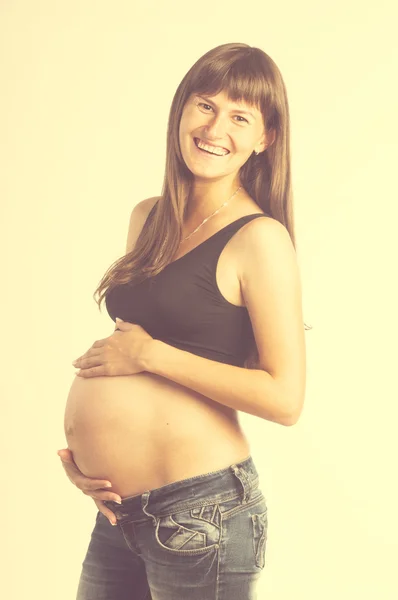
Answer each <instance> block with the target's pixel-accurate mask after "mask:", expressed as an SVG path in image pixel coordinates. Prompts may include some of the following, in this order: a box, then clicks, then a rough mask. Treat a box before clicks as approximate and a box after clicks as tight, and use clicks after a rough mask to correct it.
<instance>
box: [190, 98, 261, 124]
mask: <svg viewBox="0 0 398 600" xmlns="http://www.w3.org/2000/svg"><path fill="white" fill-rule="evenodd" d="M196 106H201V107H202V106H204V107H205V106H207V107H208V108H210V109H211V110H212V107H211V106H210V104H206V103H205V102H197V103H196ZM205 112H209V111H208V110H205ZM236 116H237V117H238V119H242V121H238V123H242V122H245V123H249V121H248V120H247V119H245V118H244V117H242V116H241V115H236Z"/></svg>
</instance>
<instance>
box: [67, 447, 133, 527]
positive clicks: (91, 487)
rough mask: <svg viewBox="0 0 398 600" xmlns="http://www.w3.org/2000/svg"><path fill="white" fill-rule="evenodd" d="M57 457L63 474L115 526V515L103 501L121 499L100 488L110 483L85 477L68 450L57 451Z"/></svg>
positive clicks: (117, 500)
mask: <svg viewBox="0 0 398 600" xmlns="http://www.w3.org/2000/svg"><path fill="white" fill-rule="evenodd" d="M57 454H58V456H59V457H60V458H61V461H62V466H63V467H64V469H65V472H66V474H67V476H68V478H69V479H70V481H71V482H72V483H73V484H74V485H75V486H76V487H78V488H79V490H81V491H82V492H83V494H86V496H91V497H92V498H93V500H94V502H95V504H96V505H97V508H98V510H99V511H100V512H101V513H102V514H103V515H104V516H105V517H106V518H107V519H109V522H110V523H111V525H116V523H117V521H116V516H115V514H114V513H113V512H112V511H111V510H110V509H109V508H107V507H106V506H105V504H104V502H103V501H104V500H114V501H116V502H120V501H121V498H120V496H119V495H118V494H115V492H107V491H106V490H104V489H102V488H106V487H112V484H111V482H110V481H107V480H105V479H93V478H91V477H86V476H85V475H83V473H82V472H81V471H80V470H79V469H78V467H77V465H76V463H75V461H74V460H73V454H72V452H71V451H70V450H69V448H64V449H63V450H58V452H57Z"/></svg>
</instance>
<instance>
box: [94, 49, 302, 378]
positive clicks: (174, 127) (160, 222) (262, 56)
mask: <svg viewBox="0 0 398 600" xmlns="http://www.w3.org/2000/svg"><path fill="white" fill-rule="evenodd" d="M221 91H225V93H226V95H227V97H228V98H229V99H230V100H231V101H234V102H241V101H243V102H245V103H247V104H248V105H251V106H254V107H256V108H258V110H260V111H261V113H262V115H263V119H264V126H265V128H266V130H267V131H269V130H272V129H273V130H275V133H276V138H275V141H274V142H273V144H271V145H270V146H268V148H267V149H266V150H265V151H264V152H262V153H261V154H259V155H258V156H256V155H255V154H254V153H253V154H252V155H251V157H250V158H249V159H248V160H247V161H246V163H245V164H244V165H243V166H242V167H241V169H240V180H241V182H242V185H243V187H244V189H245V190H246V191H247V193H248V194H249V195H250V196H251V197H252V198H253V200H254V201H255V202H256V203H257V204H258V206H259V207H260V208H261V209H262V210H263V211H264V212H266V213H268V214H270V215H271V216H272V217H273V218H274V219H276V220H278V221H280V222H281V223H282V224H283V225H284V226H285V227H286V229H287V231H288V232H289V234H290V238H291V240H292V243H293V246H294V248H295V249H296V243H295V235H294V222H293V200H292V188H291V167H290V118H289V106H288V100H287V93H286V88H285V84H284V82H283V79H282V75H281V73H280V71H279V69H278V67H277V66H276V64H275V63H274V61H273V60H272V59H271V58H270V57H269V56H268V55H267V54H266V53H265V52H263V50H260V49H259V48H254V47H251V46H249V45H247V44H239V43H231V44H222V45H221V46H217V47H216V48H213V49H212V50H210V51H209V52H206V54H204V55H203V56H202V57H201V58H199V60H197V61H196V63H195V64H194V65H193V66H192V67H191V68H190V69H189V71H188V72H187V74H186V75H185V77H184V78H183V80H182V81H181V83H180V85H179V86H178V88H177V91H176V93H175V95H174V98H173V102H172V104H171V109H170V114H169V121H168V128H167V151H166V169H165V175H164V180H163V189H162V196H161V197H160V199H159V201H158V202H157V205H156V210H155V211H154V215H153V219H152V223H151V227H143V229H142V231H141V233H140V235H139V237H138V239H137V241H136V244H135V246H134V248H133V250H132V251H131V252H129V253H128V254H126V255H125V256H122V257H121V258H119V259H118V260H116V261H115V262H114V263H113V264H112V265H111V266H110V267H109V269H108V270H107V271H106V273H105V275H104V276H103V278H102V280H101V281H100V283H99V286H98V288H97V289H96V290H95V292H94V298H95V296H96V295H98V296H99V297H98V299H97V298H95V300H96V302H97V304H98V306H99V307H101V302H102V301H103V299H104V298H105V297H106V295H107V293H109V292H110V290H111V289H112V288H114V287H115V286H117V285H120V284H123V283H129V282H132V281H134V282H137V283H138V282H139V281H143V280H144V279H146V278H147V277H153V276H154V275H157V274H158V273H160V272H161V271H162V270H163V269H164V268H165V267H166V266H167V265H168V264H169V262H170V261H171V260H172V259H173V257H174V255H175V253H176V251H177V249H178V246H179V243H180V241H181V238H182V226H183V223H184V215H185V209H186V206H187V203H188V199H189V195H190V190H191V185H192V182H193V178H194V176H193V174H192V173H191V171H190V170H189V169H188V168H187V166H186V164H185V162H184V160H183V157H182V154H181V149H180V144H179V125H180V120H181V115H182V111H183V108H184V106H185V103H186V101H187V100H188V98H189V97H190V96H191V94H193V93H196V94H201V95H203V94H204V95H206V96H213V95H216V94H218V93H219V92H221ZM258 358H259V357H258V352H257V348H256V347H255V344H254V346H253V349H252V352H251V354H250V357H248V359H247V360H246V362H245V366H246V367H247V368H257V367H258Z"/></svg>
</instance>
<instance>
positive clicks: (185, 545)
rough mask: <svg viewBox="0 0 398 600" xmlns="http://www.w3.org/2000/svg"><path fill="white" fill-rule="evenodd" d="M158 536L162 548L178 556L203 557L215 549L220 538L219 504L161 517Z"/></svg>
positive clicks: (156, 530) (157, 529) (156, 532)
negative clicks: (199, 555) (196, 555)
mask: <svg viewBox="0 0 398 600" xmlns="http://www.w3.org/2000/svg"><path fill="white" fill-rule="evenodd" d="M155 536H156V540H157V541H158V543H159V544H160V546H161V547H162V548H164V549H166V550H169V551H171V552H176V553H178V554H201V553H205V552H207V551H209V550H211V549H212V548H215V547H216V546H217V545H218V543H219V542H220V538H221V519H220V511H219V507H218V504H213V505H211V506H202V507H197V508H192V509H188V510H185V511H181V512H177V513H173V514H172V515H167V516H164V517H160V518H159V520H158V522H157V525H156V529H155Z"/></svg>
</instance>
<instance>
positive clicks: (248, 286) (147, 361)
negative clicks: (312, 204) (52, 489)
mask: <svg viewBox="0 0 398 600" xmlns="http://www.w3.org/2000/svg"><path fill="white" fill-rule="evenodd" d="M210 100H211V103H210V102H209V101H210ZM240 108H242V107H240ZM244 109H246V110H249V111H250V112H252V113H253V116H247V115H243V114H242V115H240V113H239V112H238V110H237V107H236V106H232V104H231V103H230V102H229V100H228V98H227V97H226V96H225V94H223V93H221V94H218V95H217V96H215V97H213V98H212V99H203V98H201V97H200V98H199V97H198V96H195V95H192V96H191V97H190V98H189V100H188V101H187V103H186V106H185V108H184V111H183V115H182V118H181V123H180V130H179V133H180V147H181V152H182V155H183V158H184V160H185V162H186V164H187V166H188V167H189V169H190V170H191V171H192V172H193V173H194V175H195V182H194V186H193V191H192V195H191V197H190V199H189V210H188V214H187V219H186V222H185V224H184V229H185V231H186V233H185V235H188V234H189V233H190V232H191V231H192V230H193V229H194V228H195V227H197V226H198V225H199V224H200V223H201V222H202V221H203V219H204V218H205V217H206V216H208V215H209V214H211V213H212V212H213V211H214V210H215V209H217V208H218V207H219V206H220V204H221V203H222V201H221V202H220V199H228V198H229V197H230V196H231V195H232V193H233V192H234V191H235V190H236V189H237V187H239V185H240V179H239V169H240V167H241V166H242V165H243V164H244V163H245V162H246V160H247V159H248V158H249V157H250V155H251V153H252V152H253V151H254V150H257V151H263V150H264V149H265V148H266V147H267V145H269V144H270V143H272V142H273V140H274V139H275V137H274V134H273V132H269V133H268V135H267V134H266V132H265V130H264V125H263V120H262V116H261V114H260V113H259V112H258V111H256V110H255V109H253V108H252V107H248V106H245V107H244ZM243 119H247V122H246V121H243ZM194 137H199V138H200V139H201V140H203V141H205V142H207V143H211V144H213V145H217V146H222V147H224V148H227V149H229V150H230V154H229V155H228V156H227V157H224V158H220V159H219V158H216V159H212V158H210V159H209V160H202V159H201V158H200V155H199V153H198V151H197V149H196V146H195V145H194V141H193V138H194ZM144 202H145V201H144ZM239 203H240V204H239V205H240V206H241V207H242V209H243V210H245V211H246V214H250V212H256V211H255V208H257V212H258V206H257V205H256V203H254V201H253V200H252V199H251V198H250V197H249V196H248V195H247V194H245V193H243V194H242V196H240V199H239ZM236 206H237V205H236ZM220 215H221V213H220ZM239 216H240V215H239V214H238V213H236V215H235V218H237V217H239ZM220 218H221V220H218V221H217V222H216V221H213V219H212V220H211V221H213V226H214V227H216V231H217V230H218V229H220V227H222V226H223V222H222V218H223V217H222V216H221V217H220ZM215 219H216V218H215ZM211 221H209V224H211ZM134 223H135V221H134V222H133V220H132V221H131V224H130V230H129V238H131V237H135V235H136V236H137V237H138V233H139V231H136V232H135V234H131V231H132V228H133V229H134V227H136V226H135V225H134ZM141 226H142V223H141ZM136 229H137V230H138V229H140V227H138V226H137V227H136ZM204 229H205V228H204ZM243 229H244V228H243ZM241 233H242V235H241ZM183 236H184V232H183ZM194 237H195V236H194ZM235 237H236V240H235V241H234V243H235V252H236V254H237V255H238V256H239V257H240V264H239V267H240V272H239V286H240V288H241V289H242V298H241V300H243V298H245V299H246V301H247V302H246V304H247V305H248V306H249V307H250V309H249V314H250V318H251V320H252V323H253V328H254V331H255V336H256V341H257V343H258V344H257V345H258V348H259V355H260V361H261V363H262V365H263V367H264V370H258V371H256V372H254V371H251V372H249V371H248V370H244V371H242V370H241V369H239V368H237V367H232V366H230V365H223V364H221V363H217V364H214V363H213V362H212V361H206V359H201V357H197V356H195V355H191V354H190V353H184V354H181V351H179V350H177V349H174V348H171V347H170V346H167V345H166V344H162V343H161V342H159V341H158V340H153V339H152V338H151V337H150V336H149V335H148V334H147V332H145V331H144V330H143V329H142V328H141V327H140V326H138V325H135V324H131V323H125V322H121V323H119V324H118V325H117V327H119V328H120V329H121V331H115V332H114V333H113V334H112V335H111V336H110V337H109V338H105V339H104V340H98V341H96V342H95V343H94V344H93V346H92V347H91V348H90V349H89V350H88V351H87V352H86V353H85V354H83V355H82V356H81V357H79V359H78V360H77V363H76V364H75V366H78V367H81V371H80V372H79V373H78V375H79V376H82V377H95V376H100V375H107V376H112V375H120V374H132V373H139V372H141V371H143V370H148V371H150V372H153V373H157V374H160V375H162V376H163V377H166V378H169V379H170V380H172V381H176V382H178V383H181V384H182V385H184V386H187V387H189V388H191V389H193V390H196V391H198V392H200V393H202V394H204V395H207V396H208V397H210V398H212V399H214V400H215V401H219V402H221V403H222V404H225V405H227V406H232V407H233V408H235V409H236V410H243V411H245V412H252V414H258V415H259V416H262V417H263V418H267V419H269V420H274V421H277V422H281V423H282V418H285V417H283V415H282V413H280V414H278V413H277V410H278V409H279V410H281V409H280V407H281V406H283V402H285V398H287V397H289V398H291V399H293V400H290V403H291V404H290V405H289V411H290V412H288V410H287V409H286V415H290V414H295V415H296V418H298V417H297V415H298V413H299V411H300V407H301V405H302V400H303V389H304V375H303V373H304V344H303V336H302V333H301V331H300V330H299V325H298V323H300V326H301V325H302V315H301V300H300V289H299V288H300V286H299V281H298V273H297V265H296V263H295V256H294V250H293V248H292V245H291V241H290V238H289V239H288V237H289V236H288V233H287V232H286V230H285V229H284V228H283V226H282V225H281V224H280V223H278V222H277V221H275V220H273V219H266V218H263V219H257V220H255V221H254V222H252V225H251V226H250V232H249V229H248V230H247V232H245V234H244V235H243V230H242V232H238V234H237V235H236V236H235ZM130 241H131V239H130ZM190 244H191V245H193V244H195V242H194V243H193V244H192V240H189V241H187V242H184V243H183V244H181V250H180V251H179V252H180V254H181V255H183V254H185V252H187V251H188V250H189V248H190ZM128 247H129V243H128ZM259 250H261V251H260V252H259ZM256 254H257V255H258V256H259V259H258V260H257V261H254V260H253V256H256ZM268 256H270V257H275V256H278V263H277V265H276V266H274V265H275V264H276V261H275V260H274V258H273V260H270V259H268V262H267V261H266V260H265V259H266V257H268ZM177 258H178V255H177ZM280 272H282V273H285V275H284V277H283V276H281V275H280ZM289 281H293V283H292V284H289V283H288V282H289ZM289 285H291V286H293V288H292V287H289ZM264 297H267V298H268V302H269V305H270V308H269V311H265V310H264V302H263V298H264ZM289 297H293V301H294V308H292V305H287V302H286V301H285V298H289ZM293 301H292V302H293ZM280 307H281V308H280ZM275 339H276V340H278V344H275V342H272V340H275ZM288 346H289V347H288ZM179 353H180V354H179ZM293 355H294V356H295V357H296V358H294V359H293V358H292V357H293ZM198 359H199V361H201V360H202V361H204V362H201V363H200V367H201V368H198V367H199V361H198ZM210 362H211V364H210ZM160 365H162V367H161V366H160ZM162 369H163V371H162ZM195 373H199V374H198V375H196V376H195ZM292 374H293V375H294V376H292ZM231 378H232V379H231ZM234 378H235V380H236V381H235V380H234ZM232 381H234V384H233V385H232ZM288 381H291V382H292V383H290V384H289V385H290V387H289V385H288V383H287V382H288ZM216 384H217V385H216ZM217 386H218V389H217ZM250 386H251V387H250ZM231 390H233V392H232V393H231ZM247 390H253V391H252V394H251V397H252V398H255V397H256V398H257V396H255V394H256V393H257V390H258V401H257V406H256V407H255V408H253V407H247V406H243V405H242V398H243V397H244V396H245V394H246V391H247ZM296 390H298V392H297V391H296ZM260 391H261V394H260ZM234 392H235V394H234ZM263 396H264V398H267V401H268V402H269V406H268V407H266V406H265V404H264V406H262V405H261V404H260V402H262V398H263ZM228 402H229V404H228ZM272 404H273V405H272ZM293 405H294V408H293ZM286 406H287V404H286ZM266 409H267V410H268V413H267V410H266ZM254 411H258V413H256V412H254ZM275 415H276V416H275ZM289 418H290V416H289ZM287 419H288V417H286V422H284V424H292V423H293V422H294V419H293V420H292V422H288V420H287ZM58 454H59V456H60V458H61V461H62V464H63V467H64V469H65V472H66V474H67V476H68V477H69V479H70V480H71V481H72V483H74V484H75V485H76V486H77V487H78V488H79V489H81V490H82V491H83V492H84V493H85V494H86V495H89V496H91V497H92V498H93V499H94V501H95V503H96V505H97V507H98V510H99V511H100V512H102V513H103V514H104V515H105V516H106V517H107V518H108V519H109V520H110V522H111V523H112V522H113V523H116V518H115V515H114V514H113V513H112V512H111V511H110V510H109V509H107V508H106V507H105V506H104V505H103V500H116V501H118V500H120V496H118V495H117V494H115V493H113V492H111V491H105V490H104V489H103V488H104V487H105V485H106V484H110V485H111V482H109V481H108V482H107V481H106V480H96V479H91V478H88V477H85V476H84V475H83V474H82V473H81V472H80V471H79V469H78V468H77V467H76V465H75V463H74V461H73V456H72V453H71V452H70V451H69V450H68V449H64V450H60V451H59V452H58Z"/></svg>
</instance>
